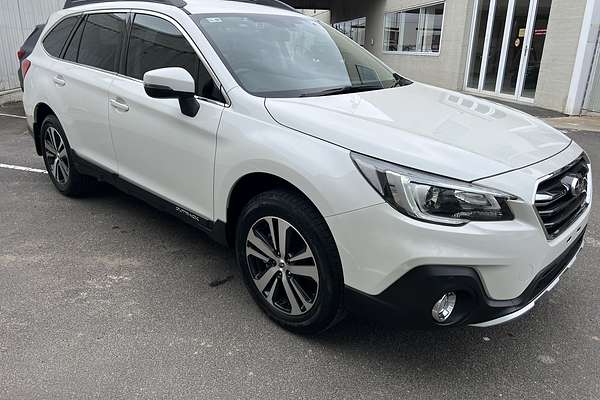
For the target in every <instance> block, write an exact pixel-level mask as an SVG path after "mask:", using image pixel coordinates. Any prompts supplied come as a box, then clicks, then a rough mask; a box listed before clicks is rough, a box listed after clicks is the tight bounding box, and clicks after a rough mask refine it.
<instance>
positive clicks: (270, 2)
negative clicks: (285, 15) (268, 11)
mask: <svg viewBox="0 0 600 400" xmlns="http://www.w3.org/2000/svg"><path fill="white" fill-rule="evenodd" d="M228 1H238V2H240V3H252V4H258V5H261V6H268V7H275V8H283V9H284V10H288V11H294V12H299V11H298V10H296V9H295V8H294V7H292V6H290V5H289V4H286V3H284V2H283V1H279V0H228Z"/></svg>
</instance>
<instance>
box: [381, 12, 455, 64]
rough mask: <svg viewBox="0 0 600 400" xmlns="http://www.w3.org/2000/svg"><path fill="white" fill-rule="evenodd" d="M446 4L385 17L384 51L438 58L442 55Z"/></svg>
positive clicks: (393, 13) (388, 14)
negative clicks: (441, 45) (441, 46)
mask: <svg viewBox="0 0 600 400" xmlns="http://www.w3.org/2000/svg"><path fill="white" fill-rule="evenodd" d="M443 19H444V3H440V4H435V5H432V6H427V7H420V8H415V9H411V10H404V11H397V12H391V13H386V14H385V21H384V24H385V25H384V26H385V32H384V37H383V50H384V51H389V52H399V53H402V52H406V53H423V54H437V53H439V52H440V41H441V38H442V21H443Z"/></svg>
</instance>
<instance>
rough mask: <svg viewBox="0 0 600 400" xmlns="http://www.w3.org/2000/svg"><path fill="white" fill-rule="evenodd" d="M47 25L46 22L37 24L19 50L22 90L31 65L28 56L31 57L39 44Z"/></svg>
mask: <svg viewBox="0 0 600 400" xmlns="http://www.w3.org/2000/svg"><path fill="white" fill-rule="evenodd" d="M45 26H46V24H41V25H37V26H36V27H35V28H34V29H33V32H31V34H30V35H29V36H28V37H27V39H26V40H25V43H23V46H21V48H20V49H19V51H18V52H17V57H18V58H19V83H20V84H21V90H23V79H24V78H25V75H26V74H27V70H28V69H29V66H30V65H31V64H30V63H29V61H27V57H29V55H30V54H31V52H32V51H33V48H34V47H35V45H36V44H37V42H38V40H39V38H40V35H41V34H42V31H43V30H44V27H45Z"/></svg>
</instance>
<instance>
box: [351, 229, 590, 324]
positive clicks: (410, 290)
mask: <svg viewBox="0 0 600 400" xmlns="http://www.w3.org/2000/svg"><path fill="white" fill-rule="evenodd" d="M584 234H585V228H584V229H582V230H581V231H580V232H579V236H578V237H577V238H576V239H575V240H573V241H571V244H570V245H569V247H568V248H567V249H566V250H565V251H564V252H563V253H562V254H561V255H560V256H559V257H558V258H557V259H556V260H554V261H553V262H552V263H551V264H550V265H548V266H547V267H546V268H544V269H543V270H542V271H541V272H540V273H538V275H537V276H536V277H535V278H534V279H533V280H532V282H531V283H530V285H529V286H528V287H527V289H526V290H525V291H524V292H523V293H522V294H521V295H520V296H519V297H516V298H514V299H511V300H494V299H491V298H489V296H488V295H487V294H486V291H485V288H484V285H483V283H482V281H481V279H480V277H479V274H478V273H477V271H476V270H475V269H473V268H470V267H461V266H422V267H417V268H414V269H412V270H411V271H409V272H408V273H407V274H405V275H404V276H402V277H401V278H400V279H399V280H398V281H396V282H395V283H394V284H392V285H391V286H390V287H389V288H388V289H386V290H385V291H384V292H383V293H381V294H379V295H376V296H373V295H368V294H366V293H362V292H359V291H357V290H355V289H351V288H349V287H347V289H346V299H345V301H346V306H347V307H348V308H349V309H350V310H351V311H359V312H366V313H368V315H370V316H373V315H376V316H380V317H381V318H384V319H385V320H388V321H389V320H394V321H398V322H400V323H402V324H403V325H405V326H406V325H410V326H417V327H428V326H435V325H467V324H468V325H473V326H477V327H489V326H494V325H499V324H503V323H506V322H508V321H511V320H514V319H516V318H518V317H520V316H522V315H524V314H525V313H527V312H528V311H529V310H531V309H532V308H533V307H534V305H535V303H536V301H538V300H539V299H540V297H542V296H543V295H544V294H545V293H546V292H548V291H550V290H551V289H552V288H554V286H555V285H556V284H557V283H558V281H559V279H560V277H561V276H562V274H563V273H564V272H565V271H566V270H567V269H569V268H570V267H571V265H573V263H574V261H575V258H576V256H577V254H578V252H579V250H580V249H581V248H582V245H583V238H584ZM447 292H454V293H456V295H457V303H456V306H455V309H454V311H453V313H452V314H451V316H450V318H449V319H448V320H447V321H445V323H444V324H437V323H436V322H435V321H434V320H433V319H432V317H431V309H432V307H433V305H434V304H435V302H436V301H437V300H438V299H439V298H440V297H442V296H443V295H444V293H447Z"/></svg>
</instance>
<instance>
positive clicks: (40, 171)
mask: <svg viewBox="0 0 600 400" xmlns="http://www.w3.org/2000/svg"><path fill="white" fill-rule="evenodd" d="M0 168H6V169H15V170H17V171H26V172H37V173H39V174H47V173H48V171H45V170H43V169H36V168H29V167H20V166H18V165H9V164H2V163H0Z"/></svg>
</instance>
